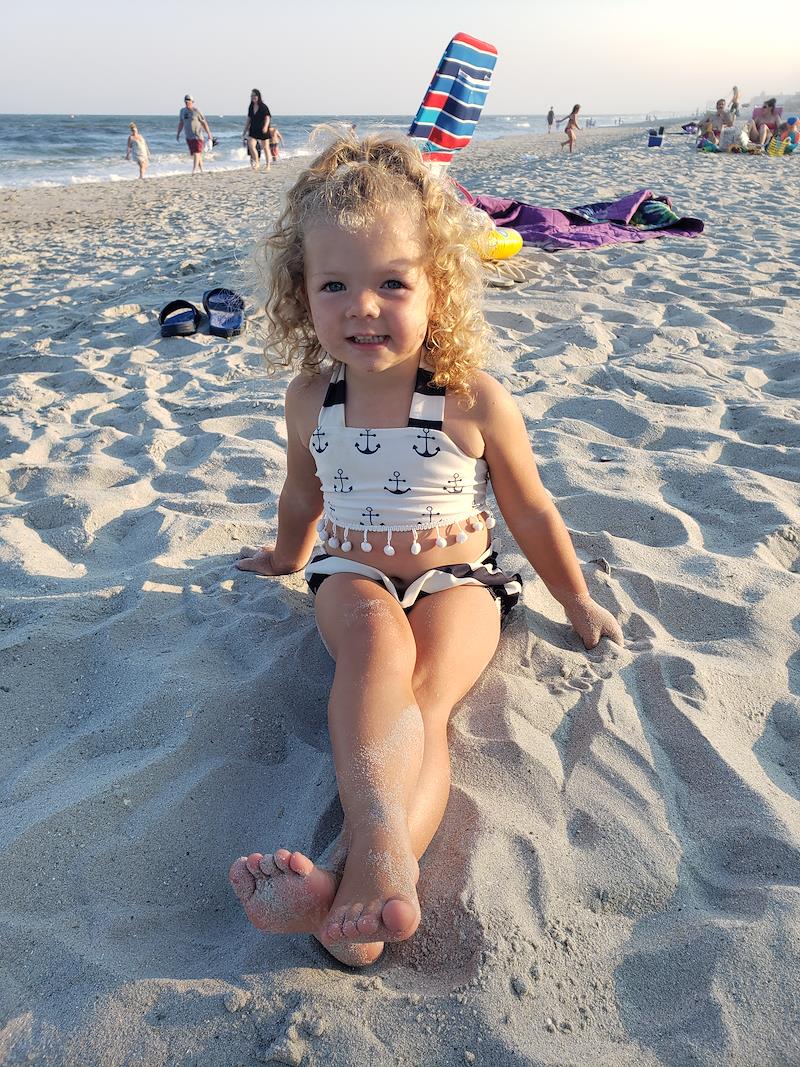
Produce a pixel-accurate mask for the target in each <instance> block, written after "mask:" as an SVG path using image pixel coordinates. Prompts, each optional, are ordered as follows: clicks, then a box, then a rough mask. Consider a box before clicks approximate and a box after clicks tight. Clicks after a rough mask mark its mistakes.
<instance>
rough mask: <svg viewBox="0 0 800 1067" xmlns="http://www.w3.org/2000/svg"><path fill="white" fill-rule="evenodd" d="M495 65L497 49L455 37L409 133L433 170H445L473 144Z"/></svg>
mask: <svg viewBox="0 0 800 1067" xmlns="http://www.w3.org/2000/svg"><path fill="white" fill-rule="evenodd" d="M496 62H497V49H496V48H495V47H494V45H491V44H487V42H486V41H479V40H477V38H475V37H470V36H469V34H466V33H457V34H456V35H455V37H454V38H453V39H452V41H451V42H450V44H449V45H448V46H447V48H446V49H445V50H444V55H443V56H442V58H441V61H440V62H439V66H438V67H437V68H436V72H435V74H434V75H433V80H432V81H431V84H430V86H429V88H428V91H427V92H426V93H425V96H424V97H423V100H422V103H421V104H420V106H419V110H418V111H417V114H416V115H415V116H414V121H413V122H412V123H411V128H410V129H409V131H408V135H409V137H413V138H415V139H416V140H417V141H418V142H419V148H420V151H421V152H422V155H423V157H424V158H425V159H426V161H427V162H428V163H430V164H433V165H435V169H438V170H443V169H444V168H445V167H447V166H448V164H449V163H450V161H451V160H452V158H453V156H454V154H455V153H456V152H458V151H460V150H461V149H462V148H465V147H466V146H467V145H468V144H469V142H470V140H471V138H472V134H473V133H474V132H475V127H476V125H477V124H478V119H479V118H480V116H481V111H482V110H483V105H484V103H485V102H486V96H487V93H488V92H489V86H490V84H491V81H492V71H493V70H494V67H495V63H496Z"/></svg>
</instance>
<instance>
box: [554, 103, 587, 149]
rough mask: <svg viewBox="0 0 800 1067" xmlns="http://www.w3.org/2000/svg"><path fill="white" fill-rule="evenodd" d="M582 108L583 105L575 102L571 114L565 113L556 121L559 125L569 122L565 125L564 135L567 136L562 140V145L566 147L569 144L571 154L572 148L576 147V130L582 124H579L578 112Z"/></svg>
mask: <svg viewBox="0 0 800 1067" xmlns="http://www.w3.org/2000/svg"><path fill="white" fill-rule="evenodd" d="M580 109H581V105H580V104H575V105H574V107H573V108H572V111H570V113H569V115H565V116H564V118H563V119H559V120H558V122H557V123H556V125H557V126H560V125H561V123H562V122H566V124H567V125H566V126H565V127H564V136H565V137H566V141H562V142H561V147H562V148H566V147H567V145H569V154H570V155H572V150H573V149H574V147H575V131H576V130H579V129H580V126H579V125H578V112H579V111H580Z"/></svg>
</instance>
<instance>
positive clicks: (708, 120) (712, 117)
mask: <svg viewBox="0 0 800 1067" xmlns="http://www.w3.org/2000/svg"><path fill="white" fill-rule="evenodd" d="M701 126H703V127H704V128H705V127H710V129H711V132H712V133H713V135H714V141H715V143H717V144H718V143H719V138H720V134H721V133H722V131H723V129H724V127H725V126H733V119H732V118H731V116H730V112H728V111H726V110H725V98H724V97H720V98H719V100H717V104H716V111H709V112H707V113H706V117H705V118H704V119H703V120H702V122H701Z"/></svg>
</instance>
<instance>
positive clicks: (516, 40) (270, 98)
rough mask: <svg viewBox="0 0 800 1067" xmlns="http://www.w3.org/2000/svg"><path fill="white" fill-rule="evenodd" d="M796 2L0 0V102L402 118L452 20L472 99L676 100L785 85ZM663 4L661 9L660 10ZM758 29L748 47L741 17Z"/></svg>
mask: <svg viewBox="0 0 800 1067" xmlns="http://www.w3.org/2000/svg"><path fill="white" fill-rule="evenodd" d="M797 10H798V8H797V4H796V0H792V2H791V3H790V2H789V0H772V2H771V3H770V4H769V5H767V6H765V8H764V9H763V12H762V13H761V14H758V8H757V7H756V5H754V4H753V3H751V2H746V0H718V2H715V3H709V2H707V0H697V2H689V0H670V2H669V3H667V4H662V5H654V4H650V3H647V2H646V0H556V2H554V3H543V2H540V0H538V2H537V0H483V2H478V0H395V2H388V3H387V2H386V0H384V2H379V0H278V2H275V0H260V2H250V3H244V2H242V0H225V2H220V0H195V2H194V3H188V2H182V0H160V2H155V0H137V2H135V3H134V2H130V0H103V2H97V0H71V2H70V0H37V2H36V3H21V2H15V3H14V4H13V5H11V4H9V5H6V6H5V9H4V12H3V18H2V34H0V112H3V113H9V112H14V113H19V112H22V113H40V114H41V113H44V114H63V113H66V114H88V113H93V114H114V115H117V114H122V115H128V114H132V115H147V114H171V113H173V112H175V113H177V111H178V109H179V107H180V106H181V105H182V100H183V95H184V93H185V92H189V93H192V94H193V95H194V97H195V101H196V103H197V105H198V107H199V108H200V109H201V110H202V111H205V112H207V113H208V115H209V116H211V115H223V114H224V115H229V114H235V113H237V112H241V113H244V111H245V110H246V108H247V104H248V102H249V92H250V89H251V88H253V87H256V88H259V89H261V91H262V93H263V96H264V99H265V100H266V102H267V103H268V104H269V106H270V109H271V110H272V112H273V113H274V114H276V115H280V114H283V115H302V114H325V115H336V114H340V115H346V114H380V115H409V114H413V112H414V111H415V110H416V108H417V105H418V104H419V101H420V99H421V97H422V94H423V92H424V90H425V89H426V88H427V85H428V82H429V81H430V78H431V75H432V73H433V71H434V69H435V67H436V64H437V63H438V61H439V58H440V56H441V53H442V51H443V50H444V47H445V45H446V44H447V42H448V41H449V40H450V38H451V37H452V36H453V34H454V33H457V32H459V31H463V32H465V33H469V34H471V35H472V36H474V37H478V38H481V39H482V40H486V41H489V42H491V43H492V44H494V45H495V46H496V47H497V49H498V53H499V59H498V63H497V67H496V70H495V76H494V80H493V83H492V88H491V91H490V94H489V98H488V101H487V105H486V111H487V113H494V114H541V113H543V112H544V111H546V110H547V108H548V107H549V106H550V105H551V104H552V105H554V106H555V108H556V110H557V111H558V112H559V113H561V112H563V113H566V112H567V111H568V110H569V108H571V107H572V105H573V104H575V103H580V104H581V105H582V106H583V109H584V111H587V110H588V111H591V112H593V113H595V114H616V113H619V114H625V113H630V114H633V113H639V112H650V111H652V112H662V113H664V112H670V111H671V112H674V113H679V114H686V113H690V112H693V111H694V110H695V109H696V108H699V107H705V106H706V104H707V103H708V102H711V101H713V100H715V99H716V98H717V97H718V96H723V95H724V96H727V97H728V98H730V90H731V87H732V86H733V84H734V83H736V84H737V85H738V86H739V87H740V88H741V91H742V99H743V100H744V101H748V100H750V98H751V97H755V96H756V95H757V94H760V93H761V92H762V90H767V91H768V92H771V93H783V92H795V91H797V90H800V33H799V32H798V29H797V16H796V12H797ZM667 12H669V14H667ZM754 21H755V22H756V23H757V24H758V27H759V31H758V35H757V39H758V40H759V41H760V44H756V43H755V41H756V38H754V34H753V23H754Z"/></svg>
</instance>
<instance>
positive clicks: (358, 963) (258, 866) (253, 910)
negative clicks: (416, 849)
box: [228, 848, 383, 967]
mask: <svg viewBox="0 0 800 1067" xmlns="http://www.w3.org/2000/svg"><path fill="white" fill-rule="evenodd" d="M228 878H229V879H230V883H231V885H232V886H233V889H234V892H235V893H236V896H237V897H238V898H239V901H240V902H241V904H242V907H243V908H244V910H245V913H246V915H247V918H248V919H249V920H250V922H251V923H252V924H253V926H255V927H256V928H257V929H259V930H262V931H264V932H265V933H275V934H281V933H282V934H288V933H308V934H314V935H315V936H316V938H317V940H318V941H319V942H320V944H321V945H322V946H323V947H324V948H325V949H326V950H327V951H328V952H329V953H330V954H331V955H332V956H333V957H335V959H337V960H339V961H340V962H341V963H346V964H347V965H348V966H349V967H366V966H368V965H369V964H370V963H374V962H375V960H376V959H377V958H378V957H379V956H380V954H381V953H382V952H383V942H382V941H377V942H371V943H365V944H348V943H347V942H343V943H341V944H329V943H328V941H327V940H326V939H325V937H324V933H323V931H322V929H321V927H322V924H323V922H324V920H325V917H326V916H327V914H328V911H329V909H330V906H331V903H332V902H333V899H334V896H335V894H336V887H337V885H338V882H339V875H338V874H334V873H333V872H331V871H326V870H324V869H323V868H321V867H316V866H315V865H314V864H313V863H312V861H311V860H310V859H309V858H308V856H304V855H303V853H302V852H289V850H288V849H285V848H279V849H278V850H277V851H276V852H273V853H272V854H271V855H267V856H263V855H262V854H261V853H260V852H253V853H251V854H250V855H249V856H242V857H240V858H239V859H238V860H236V862H235V863H234V864H233V865H232V866H231V869H230V871H229V872H228Z"/></svg>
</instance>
